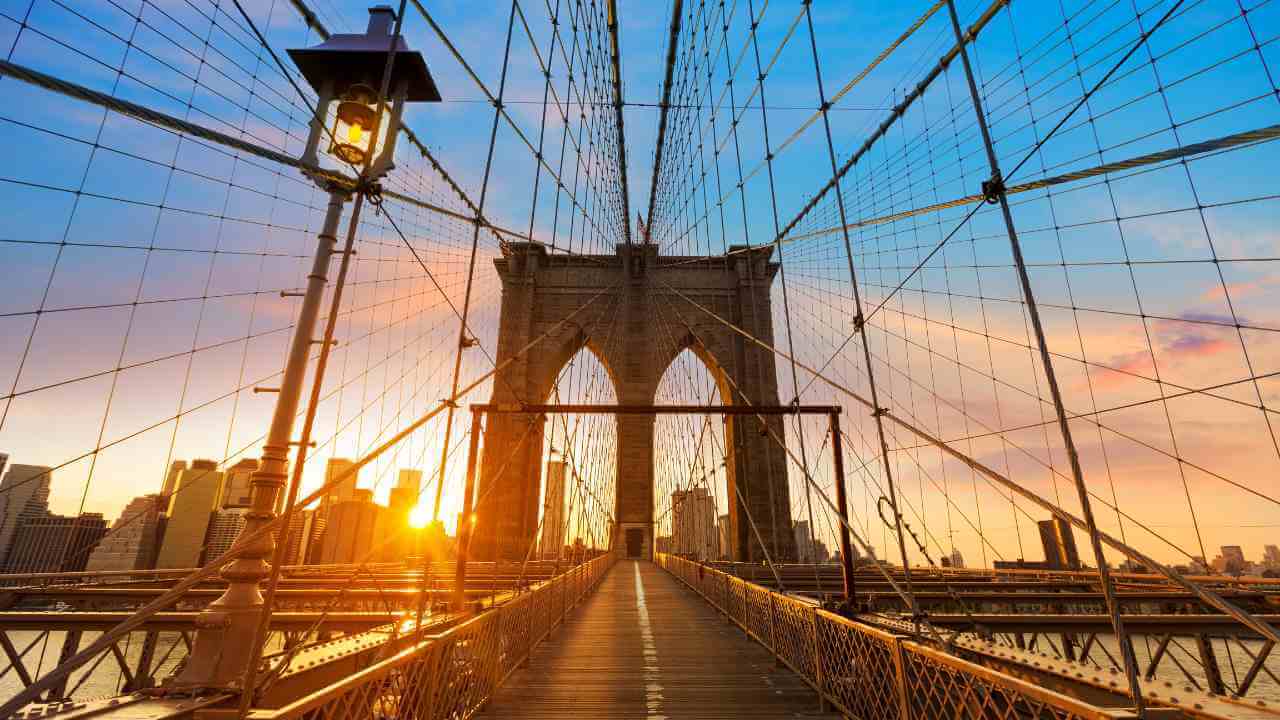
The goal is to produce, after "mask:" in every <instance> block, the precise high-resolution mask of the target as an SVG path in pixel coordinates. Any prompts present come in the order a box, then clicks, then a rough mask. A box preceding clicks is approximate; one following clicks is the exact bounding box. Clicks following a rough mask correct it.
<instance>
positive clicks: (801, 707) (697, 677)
mask: <svg viewBox="0 0 1280 720" xmlns="http://www.w3.org/2000/svg"><path fill="white" fill-rule="evenodd" d="M481 717H485V718H510V719H512V720H518V719H522V718H523V719H529V720H538V719H541V718H583V719H584V720H585V719H586V718H593V719H594V718H602V719H606V720H607V719H609V718H664V717H665V718H695V717H696V718H712V719H714V718H753V717H770V718H790V717H805V718H833V719H834V718H838V717H839V716H838V715H835V714H830V713H825V712H821V711H819V704H818V696H817V695H816V694H815V693H814V692H813V690H812V689H810V688H809V686H808V685H806V684H805V683H804V682H803V681H802V680H801V679H800V678H798V677H796V675H795V674H793V673H792V672H791V671H790V670H788V669H787V668H786V667H779V666H776V664H775V663H774V659H773V655H772V654H771V653H770V652H769V651H768V650H766V649H765V648H763V647H761V646H760V645H759V644H757V643H755V642H754V641H752V640H750V639H748V638H747V637H746V635H745V634H744V633H743V632H742V631H741V630H740V629H738V628H736V627H734V626H731V625H728V624H726V623H725V622H724V620H723V618H721V617H720V615H719V614H717V613H716V611H715V609H714V608H712V607H711V606H710V605H708V604H707V603H706V602H705V601H704V600H703V599H702V598H700V597H697V596H696V595H694V594H693V593H692V592H690V591H689V590H688V589H687V588H685V587H683V586H682V585H680V584H679V582H678V581H677V580H676V579H675V578H673V577H672V576H670V575H668V574H667V573H665V572H663V571H662V570H661V569H660V568H658V567H657V566H655V565H652V564H650V563H648V562H635V561H622V562H619V563H618V564H617V565H616V566H615V567H614V568H613V570H612V571H610V573H609V575H608V577H606V578H605V579H604V581H603V582H602V584H601V586H600V587H599V588H598V589H597V590H596V591H595V592H594V593H592V594H591V595H589V596H588V597H587V598H586V600H584V601H583V603H582V604H581V605H580V606H579V607H578V608H577V609H576V610H574V611H573V612H572V613H571V614H570V616H569V618H568V619H567V621H566V622H565V624H564V625H563V626H561V627H560V628H558V629H557V630H556V631H555V632H554V633H553V634H552V636H551V637H550V638H548V640H547V642H545V643H543V644H542V645H541V646H540V647H539V648H538V649H537V650H535V651H534V654H533V656H532V657H531V658H530V661H529V665H528V667H527V668H523V669H521V670H518V671H516V672H515V673H514V674H513V675H512V676H511V677H510V678H509V679H508V680H507V683H506V684H505V685H504V686H503V687H502V688H501V689H500V690H499V691H498V693H497V695H496V696H495V697H494V699H493V700H492V701H491V702H490V703H489V705H488V706H487V707H486V708H485V710H484V712H483V713H482V714H481Z"/></svg>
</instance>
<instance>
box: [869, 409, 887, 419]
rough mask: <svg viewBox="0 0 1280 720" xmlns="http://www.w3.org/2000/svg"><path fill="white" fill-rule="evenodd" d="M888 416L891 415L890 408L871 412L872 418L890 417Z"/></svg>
mask: <svg viewBox="0 0 1280 720" xmlns="http://www.w3.org/2000/svg"><path fill="white" fill-rule="evenodd" d="M888 414H889V408H884V407H882V408H876V409H875V410H872V411H871V417H881V416H883V415H888Z"/></svg>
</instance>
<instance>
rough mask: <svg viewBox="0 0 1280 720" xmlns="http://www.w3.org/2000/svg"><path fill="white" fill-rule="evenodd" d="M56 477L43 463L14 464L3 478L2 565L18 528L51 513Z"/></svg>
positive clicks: (0, 498)
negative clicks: (53, 485)
mask: <svg viewBox="0 0 1280 720" xmlns="http://www.w3.org/2000/svg"><path fill="white" fill-rule="evenodd" d="M5 462H6V464H7V463H8V456H7V455H6V456H5ZM52 477H53V470H52V469H50V468H47V467H44V466H43V465H18V464H14V465H9V466H8V470H7V471H6V472H5V474H4V478H3V479H0V565H4V564H5V563H6V562H7V560H8V557H9V553H10V551H11V550H12V548H13V543H14V536H15V535H16V534H17V532H18V527H19V526H20V525H22V523H23V522H25V521H27V520H34V519H35V518H39V517H44V516H45V515H48V514H49V484H50V482H51V481H52Z"/></svg>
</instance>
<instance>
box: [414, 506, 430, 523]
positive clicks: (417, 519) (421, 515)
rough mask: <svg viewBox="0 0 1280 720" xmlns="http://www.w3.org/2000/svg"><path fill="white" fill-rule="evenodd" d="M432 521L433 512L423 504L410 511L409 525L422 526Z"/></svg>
mask: <svg viewBox="0 0 1280 720" xmlns="http://www.w3.org/2000/svg"><path fill="white" fill-rule="evenodd" d="M429 522H431V513H430V512H428V510H427V509H426V508H424V507H422V506H421V505H419V506H418V507H415V508H414V509H412V510H410V511H409V527H415V528H422V527H426V526H427V523H429Z"/></svg>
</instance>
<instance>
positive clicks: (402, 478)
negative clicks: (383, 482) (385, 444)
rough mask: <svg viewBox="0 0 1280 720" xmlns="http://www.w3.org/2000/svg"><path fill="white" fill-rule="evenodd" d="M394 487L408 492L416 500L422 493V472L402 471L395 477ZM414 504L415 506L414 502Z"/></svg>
mask: <svg viewBox="0 0 1280 720" xmlns="http://www.w3.org/2000/svg"><path fill="white" fill-rule="evenodd" d="M396 487H397V488H400V489H403V490H408V491H410V494H411V495H412V496H413V497H414V498H417V497H418V496H419V495H420V494H421V493H422V471H421V470H412V469H407V468H406V469H402V470H401V471H400V474H399V475H398V476H397V477H396ZM414 504H415V505H416V504H417V502H416V500H415V502H414Z"/></svg>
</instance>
